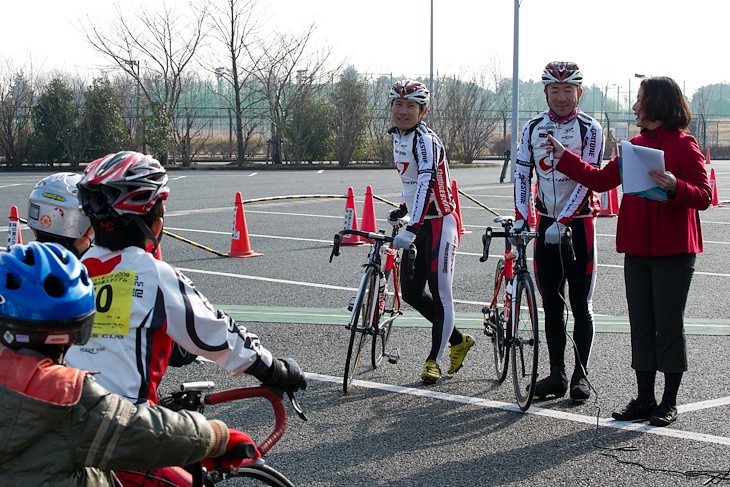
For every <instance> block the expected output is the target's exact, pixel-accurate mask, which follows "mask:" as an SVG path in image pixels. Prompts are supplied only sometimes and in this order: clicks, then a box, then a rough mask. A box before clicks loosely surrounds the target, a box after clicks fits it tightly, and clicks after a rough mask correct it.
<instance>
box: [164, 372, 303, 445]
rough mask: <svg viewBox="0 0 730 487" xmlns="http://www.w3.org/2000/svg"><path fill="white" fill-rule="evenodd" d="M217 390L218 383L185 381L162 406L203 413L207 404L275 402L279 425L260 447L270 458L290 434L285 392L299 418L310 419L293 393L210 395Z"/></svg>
mask: <svg viewBox="0 0 730 487" xmlns="http://www.w3.org/2000/svg"><path fill="white" fill-rule="evenodd" d="M214 387H215V384H214V383H213V382H211V381H201V382H185V383H183V384H181V385H180V391H179V392H174V393H172V394H169V395H167V396H164V397H163V398H162V399H160V404H161V405H163V406H165V407H167V408H170V409H172V410H175V411H179V410H181V409H186V410H188V411H200V412H202V410H203V408H204V407H205V406H206V405H213V404H222V403H226V402H231V401H238V400H240V399H249V398H253V397H262V398H264V399H266V400H267V401H269V403H271V407H272V408H273V410H274V422H275V424H274V428H273V430H272V431H271V433H269V436H267V437H266V439H264V440H263V441H262V442H261V443H260V444H259V445H258V446H257V448H258V449H259V452H261V455H266V453H267V452H268V451H269V450H271V448H272V447H273V446H274V445H275V444H276V443H277V442H278V441H279V440H280V439H281V437H282V436H283V435H284V432H285V431H286V426H287V422H288V419H289V415H288V413H287V410H286V405H285V404H284V393H286V395H287V396H288V397H289V400H290V401H291V403H292V406H293V407H294V410H295V411H296V413H297V415H298V416H299V417H300V418H302V420H304V421H307V417H306V416H305V415H304V411H303V410H302V408H301V406H300V405H299V403H298V402H297V400H296V396H295V395H294V391H293V390H290V389H282V388H279V387H271V386H264V385H261V386H255V387H239V388H235V389H228V390H224V391H216V392H210V391H212V390H213V388H214Z"/></svg>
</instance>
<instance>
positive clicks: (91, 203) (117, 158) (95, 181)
mask: <svg viewBox="0 0 730 487" xmlns="http://www.w3.org/2000/svg"><path fill="white" fill-rule="evenodd" d="M78 188H79V201H80V202H81V207H82V208H83V210H84V213H86V214H87V215H89V216H92V217H94V218H96V219H97V220H99V221H105V220H114V219H117V218H120V217H126V216H135V215H136V216H142V215H146V214H147V213H149V212H150V210H151V209H152V207H153V206H154V205H155V203H156V202H157V201H158V200H166V199H167V197H168V195H169V194H170V188H168V187H167V171H166V170H165V168H164V167H162V165H161V164H160V163H159V161H157V159H155V158H154V157H152V156H149V155H145V154H142V153H140V152H131V151H123V152H117V153H116V154H108V155H106V156H104V157H102V158H101V159H97V160H95V161H93V162H91V163H89V165H88V166H87V168H86V171H84V177H83V178H82V179H81V181H79V184H78Z"/></svg>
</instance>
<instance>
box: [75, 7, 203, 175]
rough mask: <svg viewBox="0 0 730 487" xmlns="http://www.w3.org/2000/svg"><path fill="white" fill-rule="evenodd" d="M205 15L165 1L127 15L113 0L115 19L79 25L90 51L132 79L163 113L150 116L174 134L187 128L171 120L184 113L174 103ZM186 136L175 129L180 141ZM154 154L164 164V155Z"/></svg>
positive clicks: (198, 43) (200, 40)
mask: <svg viewBox="0 0 730 487" xmlns="http://www.w3.org/2000/svg"><path fill="white" fill-rule="evenodd" d="M206 15H207V8H206V7H205V6H202V7H200V8H196V7H195V6H194V5H192V4H191V5H190V9H189V11H186V14H184V15H183V14H180V13H178V12H176V11H175V10H174V9H173V8H171V7H168V6H167V5H166V4H164V3H163V6H162V8H161V9H160V10H158V11H151V10H149V8H148V7H147V6H139V8H136V9H135V10H134V13H133V14H126V13H125V12H124V11H123V10H122V7H121V5H120V4H119V3H117V5H116V18H115V19H113V20H111V21H110V22H109V23H108V24H100V23H98V22H95V21H92V20H91V19H87V20H88V21H87V22H86V24H85V25H83V26H82V28H83V31H84V34H85V36H86V39H87V40H88V42H89V44H90V45H91V46H92V47H93V48H94V49H96V50H97V51H98V52H100V53H101V54H102V55H104V56H105V57H106V58H108V59H109V60H110V61H111V63H112V64H114V65H116V66H117V67H119V68H120V69H122V70H123V71H124V72H125V73H127V74H128V75H129V76H130V77H131V78H132V79H134V80H135V82H136V84H137V88H138V89H139V91H140V96H141V97H143V98H144V99H145V100H146V102H147V103H146V105H147V106H148V107H153V109H155V110H161V111H162V112H163V113H160V114H154V115H155V116H156V117H157V118H158V119H159V120H169V121H170V123H172V127H171V130H172V131H176V132H178V131H179V130H183V131H186V130H189V128H188V124H186V123H181V124H177V123H175V120H176V119H177V117H179V116H182V117H185V114H179V113H177V106H178V103H179V101H180V96H181V94H182V93H183V91H184V89H185V81H186V78H185V76H184V74H185V72H186V70H188V69H189V68H190V66H191V63H192V62H193V58H194V56H195V53H196V51H197V50H198V49H199V48H200V47H201V45H202V43H203V39H204V37H205V34H206V24H205V21H204V19H205V17H206ZM143 66H144V71H143V70H142V67H143ZM137 135H138V136H139V134H137ZM188 136H189V133H187V134H186V133H179V132H178V133H177V138H178V139H179V140H180V139H184V138H187V137H188ZM157 156H158V157H159V158H160V160H161V161H163V162H166V160H167V157H168V155H167V154H157ZM183 161H184V162H185V161H186V159H185V158H183ZM187 162H189V161H187Z"/></svg>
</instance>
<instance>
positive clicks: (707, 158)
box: [705, 147, 710, 164]
mask: <svg viewBox="0 0 730 487" xmlns="http://www.w3.org/2000/svg"><path fill="white" fill-rule="evenodd" d="M709 163H710V148H709V147H708V148H707V155H706V156H705V164H709Z"/></svg>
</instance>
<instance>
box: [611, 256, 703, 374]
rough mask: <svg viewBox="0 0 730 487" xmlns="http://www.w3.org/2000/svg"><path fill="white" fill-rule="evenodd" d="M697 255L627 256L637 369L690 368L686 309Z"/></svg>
mask: <svg viewBox="0 0 730 487" xmlns="http://www.w3.org/2000/svg"><path fill="white" fill-rule="evenodd" d="M696 259H697V256H696V255H695V254H682V255H672V256H667V257H640V256H636V255H626V256H625V257H624V279H625V281H626V300H627V301H628V305H629V323H630V325H631V367H633V368H634V369H635V370H640V371H657V370H658V371H660V372H669V373H676V372H684V371H686V370H687V345H686V340H685V335H684V309H685V305H686V304H687V295H688V294H689V286H690V284H691V282H692V275H693V274H694V270H695V269H694V266H695V260H696Z"/></svg>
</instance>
